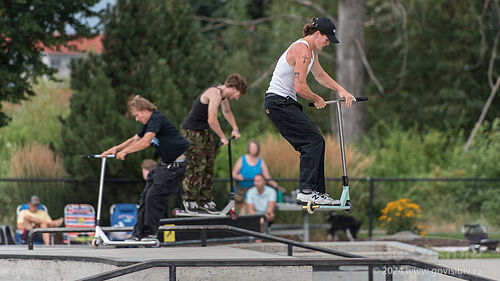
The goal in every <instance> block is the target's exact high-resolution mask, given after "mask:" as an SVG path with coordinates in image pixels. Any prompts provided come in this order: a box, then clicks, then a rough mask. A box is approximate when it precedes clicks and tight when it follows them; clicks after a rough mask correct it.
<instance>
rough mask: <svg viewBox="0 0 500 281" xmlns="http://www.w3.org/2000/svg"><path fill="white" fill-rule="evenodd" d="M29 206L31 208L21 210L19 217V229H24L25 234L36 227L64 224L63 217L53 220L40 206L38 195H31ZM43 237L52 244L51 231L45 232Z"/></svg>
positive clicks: (44, 241)
mask: <svg viewBox="0 0 500 281" xmlns="http://www.w3.org/2000/svg"><path fill="white" fill-rule="evenodd" d="M28 206H29V209H27V210H22V211H20V212H19V216H18V217H17V229H20V230H22V231H23V235H27V234H28V233H29V231H31V230H33V229H35V228H49V227H59V226H61V225H62V223H63V218H58V219H57V220H52V218H51V217H50V216H49V214H48V213H47V212H46V211H44V210H41V209H39V208H38V207H39V206H40V198H38V196H36V195H33V196H31V199H30V202H28ZM42 238H43V243H45V245H50V234H49V233H43V235H42Z"/></svg>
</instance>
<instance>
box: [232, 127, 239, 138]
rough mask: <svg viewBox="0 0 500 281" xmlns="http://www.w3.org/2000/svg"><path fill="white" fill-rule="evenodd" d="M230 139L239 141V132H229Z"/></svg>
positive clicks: (236, 130) (235, 130)
mask: <svg viewBox="0 0 500 281" xmlns="http://www.w3.org/2000/svg"><path fill="white" fill-rule="evenodd" d="M231 137H234V139H235V140H237V139H239V138H240V137H241V134H240V131H239V130H238V129H234V130H233V131H232V132H231Z"/></svg>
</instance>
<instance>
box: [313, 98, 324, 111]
mask: <svg viewBox="0 0 500 281" xmlns="http://www.w3.org/2000/svg"><path fill="white" fill-rule="evenodd" d="M314 106H315V107H316V108H317V109H321V108H324V107H325V106H326V103H325V100H324V99H323V98H322V97H320V96H318V98H317V99H316V100H315V101H314Z"/></svg>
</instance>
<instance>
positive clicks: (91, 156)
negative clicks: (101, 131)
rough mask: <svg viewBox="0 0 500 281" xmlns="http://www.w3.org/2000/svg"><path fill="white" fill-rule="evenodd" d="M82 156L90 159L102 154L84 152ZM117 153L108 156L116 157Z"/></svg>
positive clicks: (99, 156)
mask: <svg viewBox="0 0 500 281" xmlns="http://www.w3.org/2000/svg"><path fill="white" fill-rule="evenodd" d="M81 157H82V158H87V159H90V158H101V154H82V156H81ZM115 157H116V155H114V154H109V155H106V158H115Z"/></svg>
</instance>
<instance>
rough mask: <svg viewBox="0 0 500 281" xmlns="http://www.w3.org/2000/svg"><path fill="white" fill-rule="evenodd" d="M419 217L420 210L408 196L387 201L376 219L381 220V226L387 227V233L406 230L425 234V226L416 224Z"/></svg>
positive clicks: (420, 215)
mask: <svg viewBox="0 0 500 281" xmlns="http://www.w3.org/2000/svg"><path fill="white" fill-rule="evenodd" d="M421 217H422V210H421V209H420V206H419V205H418V204H415V203H413V202H411V200H410V199H408V198H400V199H398V200H396V201H391V202H388V203H387V204H386V205H385V208H384V209H382V215H381V216H380V217H379V218H378V219H379V220H380V221H382V224H381V226H382V227H385V228H386V229H387V234H394V233H396V232H400V231H404V230H408V231H412V232H416V233H419V234H420V235H425V233H426V231H425V227H424V226H423V225H418V224H417V223H418V219H420V218H421Z"/></svg>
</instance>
